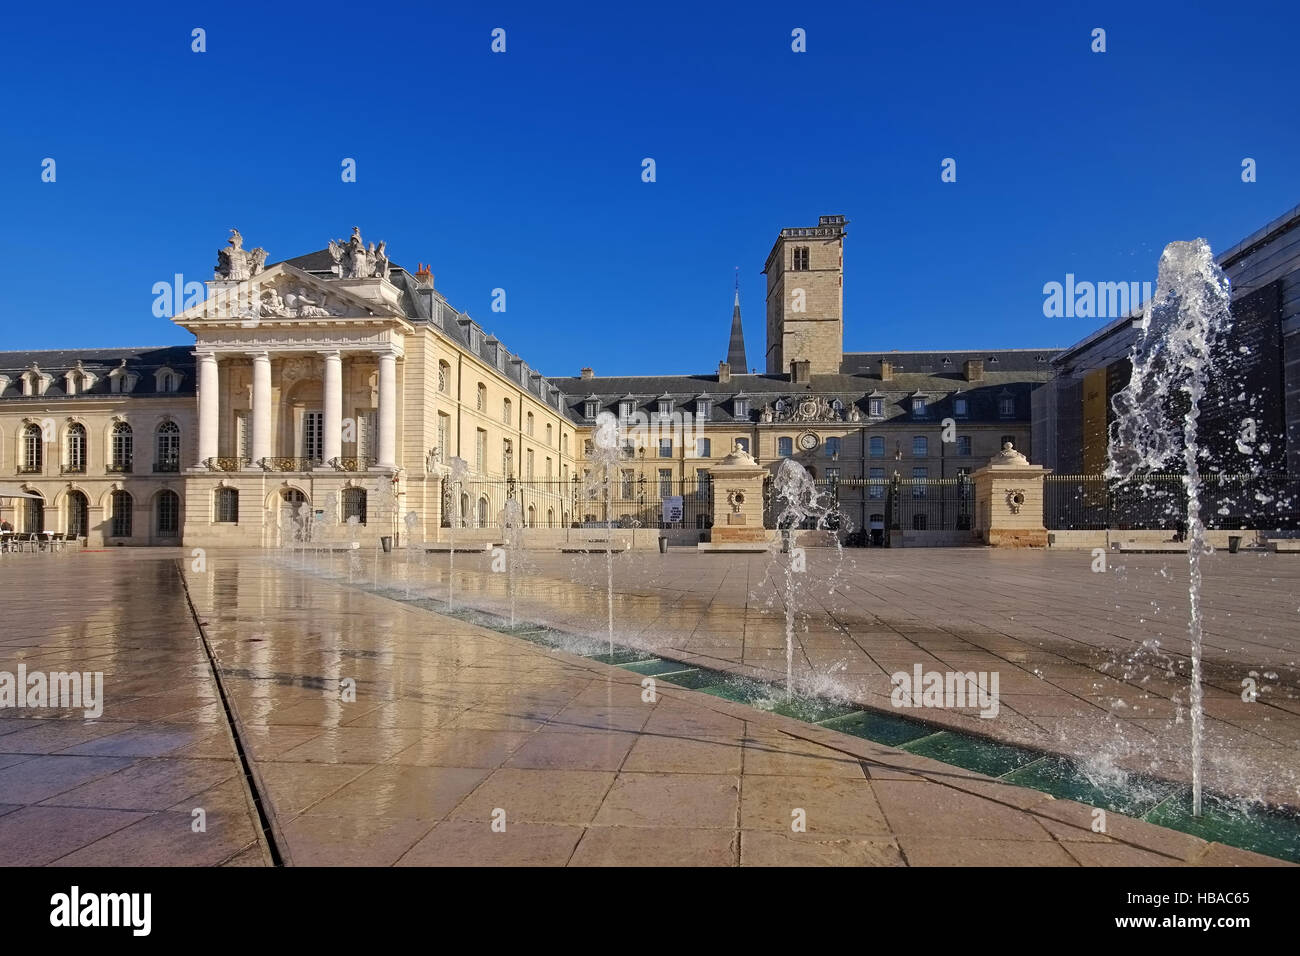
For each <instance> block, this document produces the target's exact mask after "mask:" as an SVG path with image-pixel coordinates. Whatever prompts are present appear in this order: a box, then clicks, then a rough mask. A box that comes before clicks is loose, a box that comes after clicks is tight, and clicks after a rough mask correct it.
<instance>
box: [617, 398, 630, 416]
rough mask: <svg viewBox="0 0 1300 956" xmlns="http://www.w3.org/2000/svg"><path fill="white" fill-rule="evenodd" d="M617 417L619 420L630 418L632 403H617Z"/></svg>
mask: <svg viewBox="0 0 1300 956" xmlns="http://www.w3.org/2000/svg"><path fill="white" fill-rule="evenodd" d="M618 417H619V418H631V417H632V403H631V402H619V403H618Z"/></svg>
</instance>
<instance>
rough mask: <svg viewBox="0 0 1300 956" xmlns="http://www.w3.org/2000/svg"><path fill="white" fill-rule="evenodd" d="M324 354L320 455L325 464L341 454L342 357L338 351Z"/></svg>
mask: <svg viewBox="0 0 1300 956" xmlns="http://www.w3.org/2000/svg"><path fill="white" fill-rule="evenodd" d="M322 354H323V355H324V356H325V409H324V415H325V440H324V442H323V450H322V454H321V457H323V458H324V459H325V464H327V465H328V464H329V463H330V462H331V461H333V460H334V459H335V458H340V457H342V455H343V358H342V356H340V355H339V353H338V351H337V350H335V351H329V352H324V353H322Z"/></svg>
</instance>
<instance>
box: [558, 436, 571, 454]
mask: <svg viewBox="0 0 1300 956" xmlns="http://www.w3.org/2000/svg"><path fill="white" fill-rule="evenodd" d="M568 453H569V435H568V432H560V454H561V455H567V454H568Z"/></svg>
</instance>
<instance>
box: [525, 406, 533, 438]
mask: <svg viewBox="0 0 1300 956" xmlns="http://www.w3.org/2000/svg"><path fill="white" fill-rule="evenodd" d="M526 424H527V428H526V430H527V432H528V434H530V435H531V434H532V433H533V413H532V412H529V413H528V418H527V420H526Z"/></svg>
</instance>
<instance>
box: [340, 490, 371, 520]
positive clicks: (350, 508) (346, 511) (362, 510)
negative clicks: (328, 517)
mask: <svg viewBox="0 0 1300 956" xmlns="http://www.w3.org/2000/svg"><path fill="white" fill-rule="evenodd" d="M349 518H356V519H357V521H358V522H359V523H360V524H365V523H366V489H364V488H344V489H343V520H344V522H346V521H347V520H348V519H349Z"/></svg>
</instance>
